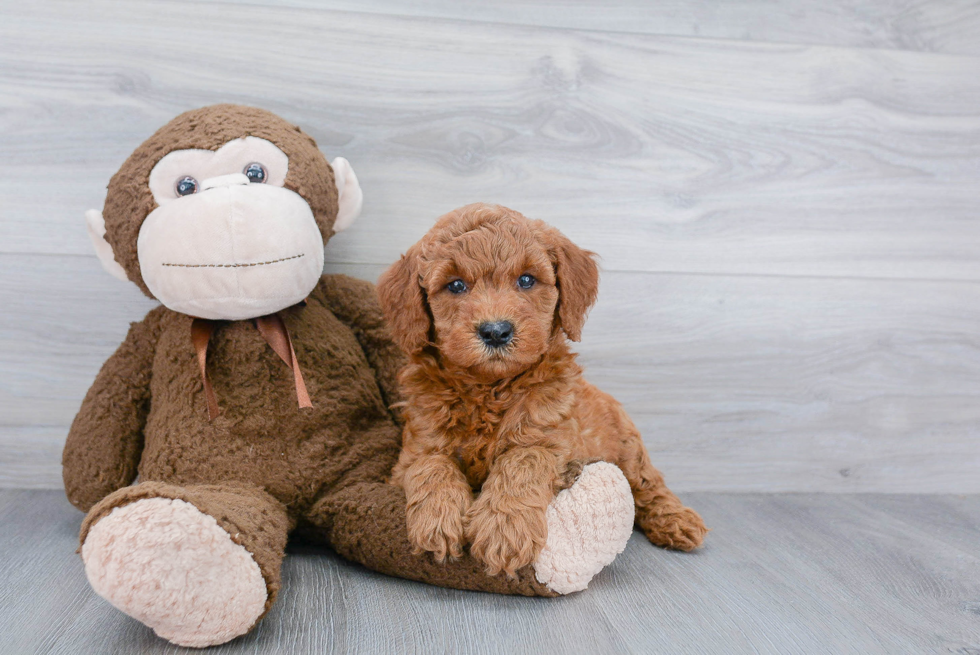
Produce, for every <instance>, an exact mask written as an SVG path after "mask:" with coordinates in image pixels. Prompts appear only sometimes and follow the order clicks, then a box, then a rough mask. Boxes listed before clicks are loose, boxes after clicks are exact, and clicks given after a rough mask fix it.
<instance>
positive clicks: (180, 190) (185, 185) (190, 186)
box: [174, 175, 197, 196]
mask: <svg viewBox="0 0 980 655" xmlns="http://www.w3.org/2000/svg"><path fill="white" fill-rule="evenodd" d="M174 191H176V192H177V195H178V196H189V195H191V194H192V193H197V180H195V179H194V178H193V177H191V176H190V175H186V176H184V177H182V178H180V179H179V180H177V184H175V185H174Z"/></svg>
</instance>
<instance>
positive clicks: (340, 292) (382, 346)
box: [310, 275, 406, 421]
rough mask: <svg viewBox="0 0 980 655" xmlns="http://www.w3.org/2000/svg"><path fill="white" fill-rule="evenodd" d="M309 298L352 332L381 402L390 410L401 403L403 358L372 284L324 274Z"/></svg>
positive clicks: (404, 361)
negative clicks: (399, 383)
mask: <svg viewBox="0 0 980 655" xmlns="http://www.w3.org/2000/svg"><path fill="white" fill-rule="evenodd" d="M310 295H311V296H313V297H315V298H317V299H319V300H320V302H322V303H323V304H324V305H325V306H326V307H327V309H329V310H330V311H331V312H333V314H334V315H335V316H336V317H337V318H338V319H340V320H341V321H343V323H344V324H346V325H348V326H349V327H350V328H351V330H353V332H354V336H355V337H357V341H358V343H360V344H361V348H362V349H363V350H364V354H365V356H367V360H368V363H369V364H370V365H371V367H372V368H373V369H374V375H375V378H376V379H377V381H378V386H379V387H381V393H382V394H383V395H384V400H385V403H386V404H387V405H388V406H389V407H390V406H391V405H393V404H395V403H397V402H399V401H401V394H400V393H399V391H398V379H397V378H398V372H399V371H400V370H401V369H402V367H403V366H404V365H405V363H406V359H405V355H404V354H403V353H402V351H401V349H400V348H399V347H398V346H397V345H395V342H394V341H392V339H391V335H390V333H389V332H388V327H387V325H386V324H385V320H384V315H383V314H382V313H381V306H380V305H379V304H378V295H377V292H376V291H375V289H374V285H373V284H371V283H370V282H366V281H364V280H358V279H355V278H352V277H348V276H347V275H324V276H322V277H321V278H320V282H319V284H317V286H316V289H314V290H313V293H312V294H310ZM395 417H396V418H398V419H399V421H401V417H400V413H399V412H397V411H395Z"/></svg>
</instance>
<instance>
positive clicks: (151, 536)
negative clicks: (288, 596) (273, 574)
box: [82, 498, 267, 648]
mask: <svg viewBox="0 0 980 655" xmlns="http://www.w3.org/2000/svg"><path fill="white" fill-rule="evenodd" d="M82 559H83V560H84V561H85V573H86V575H87V576H88V580H89V583H90V584H91V585H92V588H93V589H95V591H96V592H97V593H98V594H99V595H100V596H102V597H103V598H105V599H106V600H108V601H109V602H110V603H112V604H113V605H114V606H115V607H117V608H118V609H120V610H121V611H123V612H125V613H126V614H128V615H130V616H132V617H133V618H135V619H137V620H139V621H141V622H143V623H145V624H146V625H148V626H150V627H151V628H153V630H154V631H155V632H156V633H157V634H158V635H160V636H161V637H163V638H164V639H168V640H169V641H171V642H173V643H175V644H179V645H181V646H192V647H198V648H200V647H203V646H212V645H215V644H221V643H224V642H226V641H229V640H231V639H234V638H235V637H237V636H239V635H242V634H244V633H246V632H248V630H249V628H251V627H252V625H253V624H254V623H255V621H256V620H257V619H258V618H259V617H260V616H261V615H262V612H263V611H264V610H265V602H266V598H267V592H266V585H265V580H264V579H263V578H262V573H261V572H260V571H259V567H258V564H256V563H255V560H254V559H252V556H251V555H250V554H249V552H248V551H247V550H246V549H245V548H244V547H242V546H240V545H238V544H236V543H235V542H233V541H232V540H231V537H230V536H229V535H228V533H227V532H225V531H224V530H223V529H222V528H221V527H220V526H219V525H218V523H217V521H215V520H214V518H212V517H210V516H208V515H207V514H204V513H202V512H200V511H199V510H198V509H197V508H196V507H194V506H193V505H191V504H190V503H187V502H184V501H182V500H171V499H166V498H150V499H144V500H138V501H136V502H134V503H130V504H129V505H125V506H123V507H117V508H116V509H114V510H112V512H111V513H110V514H109V515H108V516H106V517H105V518H103V519H101V520H100V521H99V522H98V523H96V524H95V525H94V526H92V528H91V530H89V533H88V535H87V537H86V539H85V543H84V545H83V546H82Z"/></svg>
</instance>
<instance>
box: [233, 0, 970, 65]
mask: <svg viewBox="0 0 980 655" xmlns="http://www.w3.org/2000/svg"><path fill="white" fill-rule="evenodd" d="M239 2H244V3H246V4H252V5H262V6H268V5H275V6H280V7H301V8H309V9H333V10H343V11H353V12H367V13H375V14H394V15H401V16H412V17H418V18H436V19H449V20H465V21H479V22H491V23H506V24H515V25H533V26H539V27H557V28H569V29H580V30H590V31H595V30H602V31H612V32H632V33H640V34H657V35H672V36H689V37H697V38H705V39H732V40H740V41H761V42H778V43H801V44H814V45H834V46H843V47H854V48H879V49H881V48H884V49H896V50H921V51H926V52H945V53H950V54H969V55H978V54H980V41H978V40H977V38H976V37H977V34H978V33H980V3H977V2H975V1H973V0H966V1H964V0H959V1H956V2H942V1H939V0H931V1H926V2H923V1H922V0H876V1H875V2H873V3H869V2H862V1H861V0H804V1H788V0H781V1H776V2H773V1H772V0H729V1H726V2H705V1H700V2H697V1H695V2H685V1H682V0H667V1H665V2H645V1H644V0H605V1H604V2H601V3H600V2H589V1H587V0H498V1H496V2H482V1H481V0H455V1H451V0H416V1H414V2H404V1H400V0H370V1H369V2H365V1H364V0H239Z"/></svg>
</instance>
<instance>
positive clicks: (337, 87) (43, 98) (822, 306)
mask: <svg viewBox="0 0 980 655" xmlns="http://www.w3.org/2000/svg"><path fill="white" fill-rule="evenodd" d="M214 102H239V103H245V104H252V105H258V106H262V107H265V108H268V109H270V110H273V111H275V112H277V113H279V114H281V115H282V116H284V117H285V118H287V119H289V120H291V121H294V122H296V123H298V124H299V125H301V126H302V127H303V128H304V129H305V130H306V131H307V132H309V133H310V134H312V135H313V136H314V137H315V138H316V139H317V141H318V143H319V144H320V146H321V148H322V149H323V150H324V152H325V153H326V154H327V155H328V156H330V157H333V156H337V155H342V156H345V157H347V158H348V159H349V160H350V161H351V162H352V164H353V166H354V168H355V170H356V171H357V173H358V176H359V178H360V180H361V183H362V186H363V188H364V192H365V211H364V214H363V216H362V218H361V219H360V221H359V223H357V224H355V226H354V227H353V228H351V230H350V231H349V232H347V233H344V234H342V235H340V236H338V237H336V238H335V239H334V240H333V241H332V242H331V243H330V244H329V245H328V248H327V259H328V262H329V263H328V270H331V271H341V272H347V273H352V274H354V275H358V276H361V277H365V278H368V279H375V278H376V277H377V275H378V274H379V273H380V271H381V270H383V268H384V267H385V266H386V265H387V264H388V263H390V262H391V261H393V260H394V259H395V258H397V256H398V255H399V253H400V252H402V251H404V250H405V249H406V248H407V247H408V246H409V245H410V244H411V243H413V242H414V241H415V240H416V239H417V238H419V237H420V236H421V234H422V233H424V232H425V230H426V229H427V228H428V226H429V225H430V224H431V223H432V221H433V219H434V218H435V217H437V216H438V215H440V214H441V213H443V212H445V211H447V210H449V209H451V208H453V207H455V206H458V205H460V204H464V203H467V202H473V201H479V200H482V201H489V202H500V203H503V204H506V205H509V206H511V207H514V208H516V209H518V210H520V211H523V212H524V213H526V214H527V215H529V216H532V217H537V218H542V219H545V220H547V221H549V222H551V223H553V224H555V225H556V226H558V227H559V228H561V229H562V230H563V231H565V232H566V233H567V234H568V235H569V236H570V237H572V238H573V239H574V240H576V241H577V242H578V243H580V244H581V245H583V246H586V247H588V248H590V249H592V250H595V251H597V252H598V253H600V254H601V255H602V258H603V267H604V276H603V283H602V289H601V295H600V300H599V303H598V305H597V307H596V308H595V310H594V311H593V314H592V317H591V319H590V322H589V323H588V324H587V326H586V330H585V335H584V341H583V343H582V344H581V346H580V351H581V353H582V361H583V362H584V364H585V365H586V367H587V371H588V374H589V377H590V379H591V380H592V381H594V382H595V383H597V384H599V385H600V386H601V387H603V388H605V389H606V390H608V391H610V392H612V393H613V394H614V395H616V396H617V397H619V398H620V399H621V400H622V401H623V402H624V403H625V404H626V406H627V409H628V410H629V411H630V413H631V414H632V415H633V417H634V418H635V419H636V421H637V423H638V424H639V426H640V428H641V429H642V431H643V433H644V438H645V439H646V442H647V444H648V446H649V448H650V449H651V451H652V452H653V457H654V460H655V461H656V463H657V464H658V465H659V466H660V467H661V468H662V469H663V470H664V471H665V472H666V474H667V477H668V481H669V482H671V483H672V485H673V486H674V487H675V488H677V489H679V490H682V491H683V490H687V491H690V490H702V491H705V490H714V491H831V492H845V491H882V492H959V493H967V492H969V493H976V492H980V475H978V474H977V473H978V468H980V444H978V438H980V336H978V334H980V257H978V247H980V244H978V242H980V4H978V3H976V2H939V1H931V2H930V1H925V2H923V1H919V0H916V1H912V0H873V1H861V0H811V1H809V2H791V1H790V0H776V1H773V2H768V1H765V2H764V1H762V0H734V1H732V2H725V3H711V2H691V3H680V2H663V3H651V2H644V1H643V0H614V1H611V2H602V3H594V4H591V5H590V4H584V3H578V2H573V1H571V0H508V1H507V2H502V3H487V2H477V1H476V0H473V1H467V2H451V1H449V0H445V1H440V0H426V1H424V2H417V3H411V4H401V3H396V2H394V1H393V0H379V1H377V2H362V1H360V0H358V1H355V0H331V1H328V2H314V1H313V0H308V1H306V0H292V1H288V0H287V1H278V2H277V1H271V0H262V1H259V0H255V1H254V2H248V3H242V2H237V3H223V2H193V3H192V2H177V1H163V2H159V1H156V2H149V1H146V0H128V1H127V2H125V3H122V2H109V1H105V0H98V1H91V2H84V3H80V2H68V1H63V2H46V1H36V2H14V1H13V0H2V1H0V155H2V157H0V162H2V164H3V170H4V173H3V174H2V175H0V486H7V487H36V488H45V487H49V488H57V487H59V486H60V484H61V478H60V466H59V457H60V449H61V444H62V443H63V440H64V436H65V433H66V431H67V426H68V425H69V423H70V421H71V419H72V417H73V415H74V413H75V411H76V410H77V408H78V405H79V403H80V401H81V398H82V396H83V394H84V393H85V390H86V389H87V387H88V385H89V384H90V383H91V381H92V379H93V377H94V375H95V373H96V371H97V370H98V368H99V366H100V365H101V363H102V362H103V361H104V360H105V359H106V358H107V357H108V356H109V355H110V354H111V352H112V351H113V350H114V348H115V347H116V345H117V344H118V342H119V341H120V340H121V339H122V337H123V335H124V334H125V331H126V328H127V324H128V322H129V321H132V320H138V319H139V318H141V317H142V315H143V314H144V313H145V312H146V310H147V309H149V308H150V307H151V306H152V303H151V302H149V301H148V300H146V299H145V298H143V297H142V296H141V295H140V293H139V292H138V291H137V290H136V288H135V287H133V286H132V285H126V284H124V283H121V282H117V281H116V280H114V279H112V278H110V277H109V276H108V275H107V274H105V273H103V272H102V270H101V268H100V266H99V264H98V262H97V261H96V259H95V257H94V256H93V254H92V252H91V247H90V245H89V242H88V240H87V237H86V234H85V229H84V224H83V220H82V214H83V212H84V211H85V210H86V209H88V208H90V207H95V208H98V207H101V205H102V200H103V197H104V188H105V185H106V183H107V181H108V179H109V177H110V176H111V175H112V173H113V172H114V171H115V170H116V169H117V168H118V166H119V165H120V164H121V163H122V162H123V160H124V159H125V158H126V156H127V155H128V154H129V153H130V152H131V151H132V150H133V148H135V147H136V146H137V145H138V144H139V143H140V142H141V141H142V140H143V139H145V138H146V137H147V136H149V135H150V134H151V133H152V132H153V131H154V130H155V129H156V128H158V127H159V126H161V125H162V124H164V123H165V122H166V121H168V120H169V119H170V118H171V117H173V116H174V115H176V114H177V113H179V112H181V111H183V110H186V109H190V108H193V107H198V106H202V105H206V104H210V103H214Z"/></svg>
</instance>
